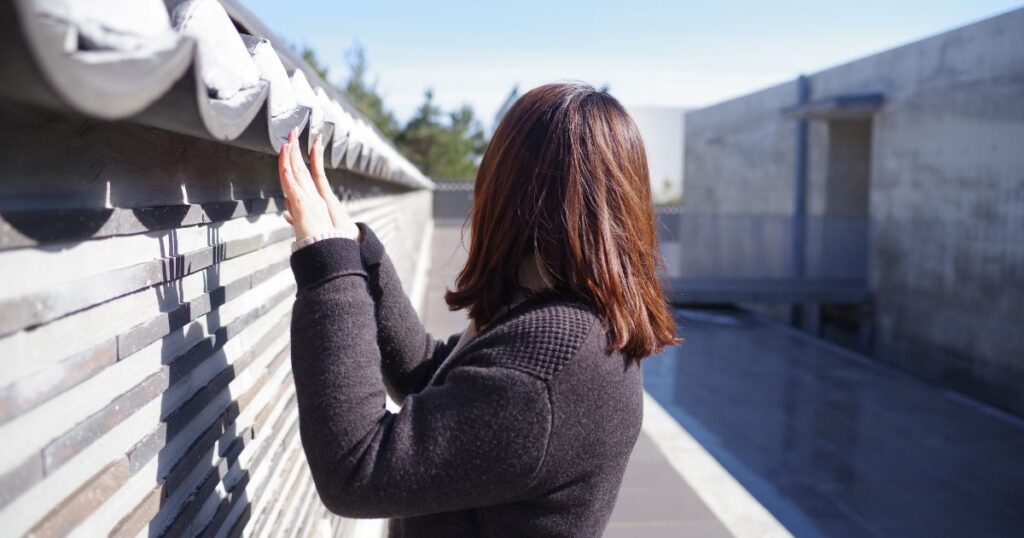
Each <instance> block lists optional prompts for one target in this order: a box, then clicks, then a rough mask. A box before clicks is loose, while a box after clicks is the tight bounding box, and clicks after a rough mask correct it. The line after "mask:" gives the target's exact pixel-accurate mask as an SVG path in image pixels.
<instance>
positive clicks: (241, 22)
mask: <svg viewBox="0 0 1024 538" xmlns="http://www.w3.org/2000/svg"><path fill="white" fill-rule="evenodd" d="M11 4H12V6H13V9H14V11H15V12H16V13H14V14H9V13H5V14H4V15H5V16H8V17H7V18H9V19H10V18H12V17H10V16H9V15H13V16H14V17H13V18H16V19H17V23H16V26H17V27H16V31H15V33H20V36H19V38H16V39H15V41H16V43H15V45H19V44H20V47H21V48H22V49H27V52H22V51H18V50H14V51H12V50H8V51H7V53H6V56H7V58H8V59H11V58H13V59H15V60H19V58H20V61H7V60H6V59H5V61H4V62H2V63H0V78H2V80H4V81H10V83H7V82H5V84H3V85H0V86H2V88H0V93H4V94H7V95H8V96H10V97H14V98H17V99H21V100H26V101H30V102H33V103H35V104H40V105H43V106H48V107H51V108H61V109H70V110H73V111H75V112H78V113H81V114H84V115H87V116H90V117H95V118H98V119H104V120H128V121H133V122H137V123H141V124H146V125H150V126H153V127H158V128H161V129H166V130H169V131H174V132H178V133H182V134H187V135H192V136H197V137H201V138H207V139H211V140H217V141H221V142H223V143H227V144H231V145H235V146H239V147H244V148H246V149H250V150H253V151H260V152H265V153H272V154H276V153H277V152H278V150H279V149H280V147H281V144H282V143H283V142H284V141H285V140H286V138H287V136H288V132H289V131H290V130H291V129H293V128H298V129H299V130H300V131H301V132H302V134H303V137H302V138H303V143H304V144H306V145H307V147H308V144H309V143H311V142H312V141H313V139H314V138H315V137H316V136H317V135H322V136H323V142H324V146H325V147H326V148H330V151H329V155H328V157H327V158H326V159H325V161H326V163H327V165H328V166H329V167H330V168H340V169H347V170H351V171H354V172H357V173H360V174H363V175H367V176H370V177H373V178H376V179H380V180H384V181H389V182H393V183H400V184H405V185H408V186H411V187H416V188H428V189H432V188H433V183H432V182H431V181H430V180H429V179H427V178H426V177H425V176H424V175H423V174H422V173H420V172H419V171H418V170H417V169H416V167H415V166H413V165H412V164H411V163H409V161H407V160H406V159H405V158H404V157H402V156H401V155H400V154H399V153H398V151H396V150H395V149H394V148H393V147H392V146H391V145H390V143H389V142H388V141H387V140H386V139H385V138H384V137H383V135H381V134H380V133H379V132H378V131H377V130H376V129H374V128H373V127H372V126H371V124H370V123H369V122H368V121H366V119H365V118H363V117H362V115H361V114H360V113H359V112H358V111H357V110H356V109H355V108H354V107H353V106H352V105H351V104H349V103H348V102H347V101H346V100H345V98H344V97H343V96H342V95H341V94H340V93H339V92H338V91H337V90H336V89H334V88H333V87H332V86H331V85H330V84H328V83H327V82H325V81H324V80H322V79H321V78H320V77H319V76H318V75H317V74H316V72H315V71H313V70H312V68H311V67H310V66H309V65H307V64H306V63H305V62H304V61H303V60H302V59H301V58H300V57H299V56H298V55H297V54H296V53H295V52H294V51H292V50H290V49H289V48H288V47H275V46H274V43H277V42H278V41H277V39H276V38H275V37H274V36H273V35H272V34H271V33H270V32H269V30H267V29H266V28H265V27H264V26H263V25H262V24H261V23H260V22H259V21H258V20H257V19H256V18H255V17H254V16H252V14H251V13H250V12H249V11H248V10H246V9H245V8H244V7H242V6H240V5H239V4H238V3H237V2H235V1H233V0H224V1H218V0H166V1H163V0H91V1H88V2H83V1H80V0H13V1H12V2H11ZM6 9H7V10H9V9H11V8H6ZM7 24H8V25H9V24H10V22H8V23H7ZM8 43H10V39H8ZM25 60H28V61H25Z"/></svg>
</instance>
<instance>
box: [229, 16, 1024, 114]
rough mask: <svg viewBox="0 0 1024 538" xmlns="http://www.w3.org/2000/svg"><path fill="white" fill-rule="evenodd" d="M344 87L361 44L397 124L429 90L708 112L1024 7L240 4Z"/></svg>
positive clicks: (483, 101) (481, 99)
mask: <svg viewBox="0 0 1024 538" xmlns="http://www.w3.org/2000/svg"><path fill="white" fill-rule="evenodd" d="M242 2H243V4H245V5H246V6H248V7H249V8H250V9H251V10H252V11H253V12H254V13H255V14H256V15H257V16H258V17H259V18H260V19H261V20H263V22H264V23H266V24H267V25H268V26H269V27H270V28H271V29H273V30H274V31H275V32H276V33H277V34H279V35H280V36H281V37H283V38H286V39H288V40H290V41H292V42H295V43H298V44H305V45H308V46H310V47H312V48H313V49H314V50H315V51H316V52H317V55H318V56H319V57H320V58H321V60H324V61H325V62H326V63H327V64H328V65H329V66H330V70H331V78H332V79H336V80H337V79H343V78H344V77H345V76H346V75H347V69H346V63H345V57H344V52H345V51H346V50H347V49H349V48H350V47H351V46H352V43H353V42H354V41H355V40H359V41H360V42H361V43H362V44H363V45H364V47H365V49H366V52H367V57H368V59H369V64H370V69H371V72H372V74H373V76H374V77H376V78H377V79H378V80H379V89H380V91H381V93H382V94H383V96H384V98H385V102H386V103H387V104H388V106H389V107H390V108H392V109H393V110H394V111H395V112H396V114H397V115H398V116H399V118H401V119H405V118H407V117H408V116H409V115H410V114H411V113H412V112H413V110H415V108H416V106H417V105H418V104H419V103H421V102H422V99H423V91H424V90H425V89H426V88H428V87H431V88H433V89H434V94H435V98H436V99H437V101H438V102H439V103H440V104H441V105H442V106H444V107H448V108H451V107H454V106H457V105H459V104H462V103H469V104H470V105H472V106H473V107H474V108H475V109H476V111H477V113H478V114H479V115H480V116H481V119H482V120H483V121H484V123H485V124H488V125H489V124H490V122H491V119H492V118H493V115H494V113H495V111H496V109H497V108H498V106H500V104H501V102H502V101H503V100H504V98H505V96H506V95H507V94H508V92H509V90H510V89H511V88H512V86H513V85H514V84H516V83H518V84H520V86H521V87H522V88H523V89H528V88H531V87H533V86H536V85H539V84H542V83H544V82H549V81H553V80H558V79H580V80H585V81H587V82H591V83H593V84H595V85H601V84H605V83H607V84H609V85H610V87H611V92H612V94H613V95H615V96H617V97H618V98H619V99H620V100H621V101H623V102H624V103H626V104H628V105H665V106H685V107H694V106H702V105H708V104H712V103H715V102H718V101H721V100H724V99H727V98H730V97H735V96H738V95H742V94H744V93H747V92H750V91H753V90H757V89H759V88H763V87H765V86H768V85H771V84H774V83H777V82H780V81H783V80H786V79H789V78H792V77H794V76H796V75H797V74H798V73H800V72H814V71H817V70H820V69H823V68H827V67H830V66H833V65H837V64H840V63H843V62H845V61H849V60H853V59H856V58H859V57H861V56H865V55H868V54H871V53H874V52H879V51H882V50H885V49H889V48H892V47H894V46H898V45H901V44H904V43H909V42H911V41H915V40H917V39H920V38H923V37H927V36H929V35H933V34H936V33H939V32H942V31H945V30H949V29H952V28H956V27H958V26H962V25H964V24H968V23H970V22H974V21H977V20H980V19H984V18H987V17H990V16H992V15H996V14H999V13H1003V12H1006V11H1009V10H1011V9H1014V8H1018V7H1021V6H1022V5H1024V4H1021V2H1020V1H1003V0H953V1H951V0H888V1H883V0H861V1H859V2H822V1H820V0H818V1H809V0H801V1H790V2H783V1H779V2H768V1H764V0H760V1H758V0H719V1H701V2H696V1H692V0H677V1H664V2H657V1H618V2H610V1H605V0H590V1H558V0H546V1H536V0H516V1H514V2H511V1H507V2H486V1H482V0H476V1H469V0H449V1H429V0H421V1H377V2H375V1H362V2H342V1H338V0H242Z"/></svg>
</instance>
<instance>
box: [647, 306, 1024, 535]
mask: <svg viewBox="0 0 1024 538" xmlns="http://www.w3.org/2000/svg"><path fill="white" fill-rule="evenodd" d="M679 324H680V327H681V334H682V335H683V336H684V337H685V338H687V342H686V343H684V344H683V345H682V346H681V347H678V348H674V349H671V350H669V351H667V352H666V353H664V354H662V355H660V356H656V357H652V358H650V359H648V360H647V363H646V365H645V367H644V382H645V383H644V384H645V387H646V389H647V391H648V392H649V393H650V394H651V395H652V396H653V397H654V398H655V399H656V400H657V401H658V403H659V404H661V405H662V406H663V407H664V408H665V410H666V411H667V412H668V413H669V414H671V415H672V417H673V418H675V419H676V420H677V421H678V422H679V423H680V424H681V425H682V426H683V427H684V428H685V429H686V430H687V431H688V432H689V433H690V434H691V435H692V436H693V437H694V438H695V439H696V440H697V442H699V443H700V444H701V445H702V446H703V447H704V448H705V449H706V450H707V451H708V452H709V453H711V454H712V455H713V456H714V457H715V458H716V459H717V460H718V461H719V462H721V463H722V464H723V467H724V468H725V469H726V470H727V471H728V472H729V473H730V474H731V475H732V476H733V477H734V478H736V479H737V480H738V481H739V482H740V483H741V484H742V485H743V486H744V487H745V488H746V489H747V491H749V492H750V493H752V494H753V495H754V497H755V498H756V499H757V500H758V501H759V502H760V503H761V504H762V505H763V506H764V507H765V508H767V509H768V510H769V511H770V512H771V513H772V515H774V516H775V517H776V518H777V519H778V521H779V522H780V523H782V524H783V525H784V526H785V527H786V528H787V529H788V530H789V531H790V532H792V533H793V534H794V535H797V536H829V537H833V536H838V537H845V536H850V537H870V536H901V537H904V536H927V537H938V536H950V537H953V536H956V537H959V536H972V537H973V536H985V537H993V536H1024V464H1022V463H1021V461H1022V459H1021V458H1022V456H1024V421H1022V420H1021V419H1020V418H1019V417H1013V416H1009V415H1007V414H1004V413H1001V412H999V411H996V410H995V409H993V408H990V407H988V406H986V405H984V404H981V403H978V402H976V401H973V400H970V399H967V398H965V397H963V396H960V395H958V394H956V393H953V392H949V391H947V390H944V389H940V388H937V387H935V386H932V385H928V384H925V383H923V382H921V381H918V380H917V379H915V378H913V377H910V376H908V375H905V374H903V373H901V372H899V371H897V370H894V369H891V368H889V367H886V366H884V365H881V364H879V363H877V362H874V361H871V360H868V359H864V358H862V357H859V356H857V355H854V354H852V353H849V352H846V351H844V350H842V349H839V348H837V347H835V346H831V345H829V344H825V343H823V342H821V341H819V340H816V339H813V338H810V337H808V336H805V335H804V334H802V333H797V332H795V331H792V330H790V329H788V328H786V327H784V326H780V325H779V324H777V323H775V322H772V321H769V320H767V319H765V318H762V317H759V316H755V315H752V314H748V313H743V312H738V311H709V310H702V311H681V312H680V316H679Z"/></svg>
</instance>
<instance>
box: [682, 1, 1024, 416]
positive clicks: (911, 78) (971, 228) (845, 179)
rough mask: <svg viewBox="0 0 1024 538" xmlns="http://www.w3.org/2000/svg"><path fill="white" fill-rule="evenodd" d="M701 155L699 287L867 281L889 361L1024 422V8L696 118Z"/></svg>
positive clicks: (693, 202)
mask: <svg viewBox="0 0 1024 538" xmlns="http://www.w3.org/2000/svg"><path fill="white" fill-rule="evenodd" d="M685 145H686V149H685V153H686V161H685V162H686V164H685V182H686V185H685V190H686V196H685V199H684V209H685V211H686V213H687V215H688V219H689V220H687V219H683V224H682V226H681V228H680V229H681V232H680V235H681V242H682V244H683V245H684V246H685V248H684V249H683V252H684V257H685V258H686V259H685V260H684V268H683V272H684V273H685V274H686V275H687V276H689V277H692V278H695V279H699V278H703V277H709V276H718V277H721V275H728V276H731V277H734V278H735V279H737V280H742V279H749V280H755V279H764V280H772V281H774V282H775V283H776V284H778V283H780V282H782V283H788V284H790V285H792V284H793V283H797V284H799V283H802V282H819V283H820V282H831V283H839V284H837V286H838V287H843V286H845V288H843V289H846V290H848V291H849V290H850V289H854V288H856V287H858V286H860V287H862V288H863V289H864V291H866V292H867V294H868V295H869V297H870V302H869V304H870V306H871V308H870V310H863V309H862V310H859V312H860V313H861V314H860V315H863V316H868V317H866V318H865V319H866V322H867V323H868V324H870V326H871V328H872V329H873V333H874V339H873V344H872V347H871V349H872V353H873V354H874V355H875V356H877V357H878V358H879V359H880V360H883V361H886V362H890V363H892V364H894V365H896V366H898V367H900V368H903V369H905V370H907V371H910V372H912V373H914V374H915V375H918V376H920V377H923V378H925V379H928V380H930V381H933V382H935V383H938V384H941V385H944V386H947V387H949V388H952V389H954V390H958V391H962V392H964V393H967V394H970V395H972V396H975V397H977V398H980V399H982V400H985V401H987V402H989V403H991V404H994V405H997V406H1000V407H1003V408H1005V409H1008V410H1011V411H1013V412H1016V413H1024V330H1022V328H1024V9H1018V10H1015V11H1011V12H1009V13H1006V14H1003V15H1000V16H996V17H993V18H990V19H987V20H984V21H981V22H978V23H975V24H971V25H968V26H965V27H962V28H959V29H955V30H953V31H949V32H946V33H943V34H940V35H935V36H933V37H929V38H926V39H922V40H920V41H917V42H914V43H911V44H908V45H905V46H901V47H898V48H895V49H892V50H888V51H885V52H882V53H880V54H876V55H873V56H869V57H866V58H863V59H860V60H856V61H853V62H850V63H846V64H843V65H840V66H837V67H834V68H831V69H827V70H825V71H821V72H818V73H814V74H811V75H808V76H806V77H801V78H800V79H798V80H795V81H791V82H786V83H783V84H779V85H777V86H774V87H770V88H766V89H764V90H761V91H758V92H755V93H752V94H750V95H746V96H743V97H739V98H736V99H732V100H729V101H726V102H723V103H720V104H717V105H714V106H710V107H707V108H704V109H700V110H695V111H692V112H689V113H688V114H687V116H686V142H685ZM687 223H689V225H688V224H687ZM822 289H824V288H822ZM836 289H838V288H836ZM684 291H685V290H684ZM790 301H791V302H792V301H793V300H792V299H790ZM800 302H804V303H812V304H813V309H812V310H813V312H814V313H815V314H817V313H818V312H820V309H818V305H820V304H821V303H829V302H836V301H830V300H829V299H827V298H824V299H823V298H822V297H815V295H814V294H810V295H806V296H804V297H803V298H801V299H800ZM851 302H858V301H851ZM806 312H807V311H805V314H806ZM810 317H811V318H813V317H814V316H810ZM807 321H808V316H806V315H805V316H804V320H803V322H804V323H807Z"/></svg>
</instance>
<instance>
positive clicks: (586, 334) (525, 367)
mask: <svg viewBox="0 0 1024 538" xmlns="http://www.w3.org/2000/svg"><path fill="white" fill-rule="evenodd" d="M595 331H601V318H600V316H599V314H598V312H597V310H596V309H595V308H594V307H592V306H591V305H589V304H587V303H586V302H585V301H583V300H581V299H579V298H577V297H573V296H565V297H553V298H552V297H547V298H540V299H534V300H527V301H525V302H523V303H520V304H519V305H516V306H515V307H513V308H512V309H511V310H509V312H508V313H507V314H506V315H504V316H502V317H500V318H499V319H497V320H495V322H494V323H492V324H491V326H490V327H488V328H487V330H485V331H484V332H483V333H481V334H480V335H479V336H478V337H477V339H476V340H474V341H473V342H472V343H471V344H470V346H472V347H475V348H476V350H475V353H474V354H475V355H477V357H478V359H477V360H478V361H486V362H488V363H491V364H492V365H494V366H503V367H507V368H512V369H515V370H520V371H522V372H524V373H527V374H530V375H532V376H534V377H537V378H539V379H541V380H542V381H548V380H550V379H551V378H553V377H554V376H555V375H557V374H558V372H559V371H561V370H562V368H563V367H564V366H565V365H566V364H567V363H568V362H570V361H571V360H572V359H573V358H574V357H575V356H576V355H578V354H579V353H580V351H581V348H583V347H584V344H585V343H586V342H587V340H588V338H590V337H591V336H592V333H594V332H595ZM470 346H467V348H468V347H470ZM467 351H469V350H468V349H467ZM474 362H476V361H474Z"/></svg>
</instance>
